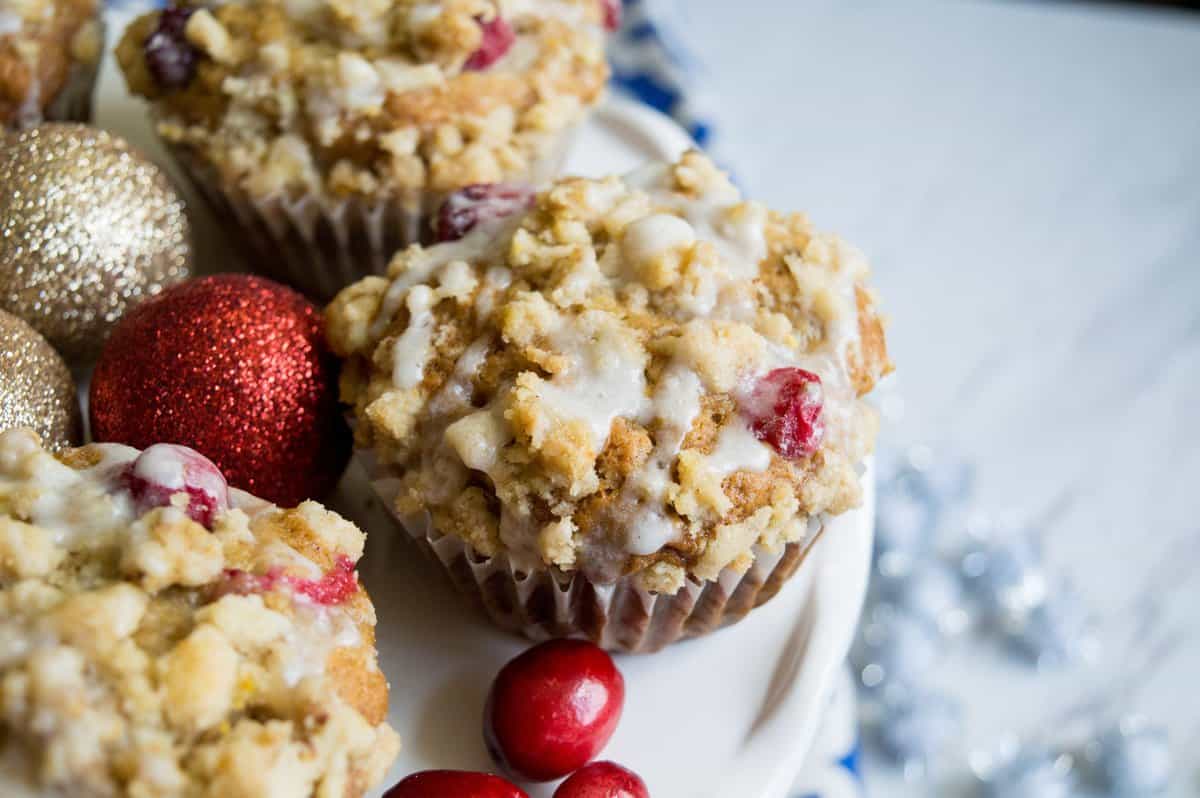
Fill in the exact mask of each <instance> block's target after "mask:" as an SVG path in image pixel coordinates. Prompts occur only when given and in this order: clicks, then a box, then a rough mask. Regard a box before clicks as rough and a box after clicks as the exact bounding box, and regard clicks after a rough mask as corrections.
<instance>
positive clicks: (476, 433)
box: [328, 152, 891, 592]
mask: <svg viewBox="0 0 1200 798" xmlns="http://www.w3.org/2000/svg"><path fill="white" fill-rule="evenodd" d="M866 279H867V265H866V262H865V261H864V259H863V257H862V256H861V254H860V253H859V252H858V251H857V250H855V249H854V248H852V247H850V246H849V245H847V244H845V243H844V242H842V241H841V240H839V239H837V238H835V237H832V236H829V235H826V234H822V233H819V232H817V231H815V230H814V229H813V228H812V226H811V225H810V224H809V222H808V220H807V218H806V217H804V216H802V215H799V214H793V215H783V214H779V213H775V212H772V211H769V210H767V209H766V208H764V207H763V206H762V205H759V204H757V203H754V202H748V201H745V200H743V199H742V198H741V196H740V194H739V192H738V191H737V189H735V188H734V186H733V185H731V184H730V182H729V181H728V180H727V178H726V177H725V176H724V175H723V174H721V173H720V172H719V171H718V170H717V169H716V168H715V167H714V165H713V164H712V163H711V162H710V161H709V160H708V159H707V158H705V157H704V156H703V155H701V154H699V153H696V152H691V153H688V154H686V155H685V156H684V157H683V158H682V159H681V160H680V161H679V162H678V163H675V164H672V165H661V166H651V167H648V168H646V169H644V170H642V171H639V172H637V173H634V174H631V175H628V176H626V177H623V178H621V177H609V178H606V179H602V180H588V179H576V178H572V179H564V180H560V181H559V182H557V183H556V184H555V185H553V186H552V187H551V188H549V189H548V190H546V191H545V192H543V193H541V194H540V195H539V196H538V197H537V198H536V202H535V204H534V206H533V209H532V210H531V211H529V212H528V213H517V214H515V215H512V216H509V217H508V218H502V219H499V220H488V221H485V222H481V223H480V224H479V225H478V226H477V228H476V229H474V230H473V231H471V232H469V233H467V234H466V235H465V237H463V238H462V239H461V240H458V241H454V242H450V243H444V244H439V245H437V246H433V247H429V248H422V247H420V246H413V247H410V248H409V249H407V250H406V251H404V252H402V253H400V254H398V255H397V256H396V258H395V259H394V261H393V262H392V264H391V266H390V269H389V272H388V277H387V279H384V278H382V277H371V278H367V279H365V280H363V281H361V282H359V283H357V284H356V285H353V286H351V287H349V288H347V289H345V290H344V291H343V292H342V293H341V294H340V295H339V296H338V298H337V299H336V300H335V301H334V303H333V305H332V306H331V307H330V309H329V312H328V324H329V331H330V338H331V342H332V345H333V347H334V349H335V351H337V352H338V353H339V354H341V355H342V356H344V357H347V358H349V362H348V365H347V367H346V369H345V371H344V373H343V385H342V390H343V395H344V398H345V399H346V400H347V401H348V402H350V403H353V404H354V406H355V411H356V414H357V416H358V419H359V422H360V423H359V424H358V428H357V432H356V434H357V435H358V443H359V444H360V445H361V446H363V447H367V448H369V449H370V450H371V451H372V453H373V455H374V456H375V457H377V458H378V459H379V461H380V462H381V463H382V464H383V465H384V466H385V467H389V468H394V469H395V470H396V472H397V473H398V474H399V477H400V480H401V489H400V494H399V498H398V500H397V501H398V508H397V509H398V510H399V512H400V513H402V514H403V515H411V516H414V517H420V516H421V515H422V514H423V513H429V514H430V515H431V516H432V521H433V524H434V526H435V527H436V528H437V529H438V530H440V531H441V532H443V533H446V534H455V535H459V536H461V537H462V538H463V539H464V540H465V541H467V542H468V543H469V544H470V545H471V546H472V547H473V548H474V549H475V550H476V551H477V552H478V553H479V554H481V555H483V556H492V555H496V554H498V553H500V552H504V553H506V554H507V555H508V556H509V557H510V558H512V560H513V561H514V562H515V563H516V564H517V566H518V568H536V567H539V566H553V567H556V568H558V569H561V570H562V571H564V572H570V571H572V570H575V569H583V570H584V572H585V573H587V574H588V575H589V577H590V578H592V579H593V580H596V581H601V582H605V581H611V580H613V579H615V578H617V577H618V576H620V575H622V574H627V573H637V574H639V575H640V578H641V579H642V580H643V583H644V584H645V585H646V586H647V587H648V588H650V589H653V590H659V591H665V592H675V591H677V590H678V589H679V587H681V586H682V585H683V583H684V580H685V579H687V578H692V579H695V580H709V579H714V578H716V577H717V575H718V574H719V573H720V572H721V571H722V570H723V569H724V568H725V567H727V566H730V565H732V566H734V567H739V568H746V567H749V565H750V564H751V562H752V559H753V557H754V552H755V550H756V547H760V546H762V547H767V548H771V549H774V548H776V547H778V546H780V545H782V544H785V543H788V542H792V541H799V540H802V539H804V538H805V537H806V536H808V535H810V534H811V533H812V532H813V531H814V530H815V529H817V528H819V526H820V524H821V522H822V521H823V519H824V518H825V517H827V516H829V515H832V514H836V513H841V512H843V511H846V510H848V509H850V508H852V507H854V506H855V505H856V504H857V503H858V502H859V500H860V485H859V467H860V464H861V462H862V460H863V458H864V457H865V456H866V455H867V454H868V452H869V450H870V448H871V446H872V441H873V436H874V430H875V417H874V414H873V413H872V412H871V411H870V410H869V408H867V407H866V406H865V405H864V403H863V402H862V401H861V400H860V398H859V397H861V396H862V395H863V394H865V393H867V392H868V391H869V390H870V389H871V388H872V386H873V385H874V384H875V382H876V380H878V379H879V378H880V377H881V376H882V375H884V374H885V373H886V372H888V371H889V370H890V369H891V364H890V362H889V361H888V357H887V352H886V348H885V345H884V339H883V332H882V326H881V322H880V319H879V317H878V316H877V314H876V309H875V300H874V298H873V295H872V294H871V291H870V289H869V288H868V287H867V285H866Z"/></svg>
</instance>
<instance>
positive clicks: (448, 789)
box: [383, 770, 529, 798]
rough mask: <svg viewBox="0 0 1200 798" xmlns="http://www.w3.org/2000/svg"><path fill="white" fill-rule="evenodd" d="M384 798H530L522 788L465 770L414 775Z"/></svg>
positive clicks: (499, 779) (433, 771)
mask: <svg viewBox="0 0 1200 798" xmlns="http://www.w3.org/2000/svg"><path fill="white" fill-rule="evenodd" d="M383 798H529V796H528V795H526V794H525V791H524V790H522V789H521V788H520V787H517V786H515V785H513V784H510V783H508V782H507V781H505V780H504V779H502V778H500V777H499V776H492V775H489V774H487V773H468V772H466V771H462V770H426V771H422V772H421V773H414V774H412V775H411V776H409V777H408V778H406V779H404V781H402V782H400V783H399V784H397V785H396V786H395V787H393V788H392V789H390V790H388V791H387V792H386V793H384V795H383Z"/></svg>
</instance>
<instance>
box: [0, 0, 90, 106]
mask: <svg viewBox="0 0 1200 798" xmlns="http://www.w3.org/2000/svg"><path fill="white" fill-rule="evenodd" d="M98 6H99V4H98V3H97V2H96V0H0V121H2V123H3V125H4V126H5V127H8V128H18V127H30V126H32V125H36V124H38V123H40V122H43V121H64V122H89V121H91V118H92V89H93V88H94V87H95V84H96V74H97V72H98V71H99V67H100V56H101V54H102V53H103V51H104V27H103V24H102V22H101V20H100V16H99V7H98Z"/></svg>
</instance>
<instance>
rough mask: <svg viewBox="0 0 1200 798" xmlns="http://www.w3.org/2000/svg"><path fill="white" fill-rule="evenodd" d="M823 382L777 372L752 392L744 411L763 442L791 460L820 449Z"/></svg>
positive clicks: (806, 374)
mask: <svg viewBox="0 0 1200 798" xmlns="http://www.w3.org/2000/svg"><path fill="white" fill-rule="evenodd" d="M823 406H824V400H823V396H822V391H821V378H820V377H818V376H817V375H816V374H813V373H812V372H811V371H805V370H804V369H799V368H783V369H775V370H774V371H772V372H770V373H768V374H767V375H766V376H765V377H763V378H762V379H761V380H759V381H758V383H757V384H756V385H755V386H754V388H753V389H752V390H751V392H750V395H749V396H748V397H747V398H746V400H745V402H744V404H743V407H742V410H743V412H744V413H746V414H747V415H748V416H749V417H750V422H751V429H752V430H753V431H754V436H755V437H756V438H758V439H759V440H760V441H763V442H765V443H768V444H770V445H771V447H772V448H773V449H775V451H777V452H779V454H781V455H782V456H783V457H786V458H787V459H789V460H798V459H800V458H801V457H808V456H809V455H811V454H812V453H813V452H815V451H816V450H817V449H819V448H821V441H822V440H823V439H824V437H825V422H824V421H823V420H822V419H821V410H822V408H823Z"/></svg>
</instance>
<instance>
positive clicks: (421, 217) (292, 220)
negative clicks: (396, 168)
mask: <svg viewBox="0 0 1200 798" xmlns="http://www.w3.org/2000/svg"><path fill="white" fill-rule="evenodd" d="M572 138H573V132H571V131H568V132H564V133H562V134H560V135H559V137H558V139H557V141H556V143H555V144H554V145H553V146H552V147H550V148H548V149H547V151H546V153H545V154H544V155H543V156H542V157H541V158H540V159H538V160H537V161H536V162H534V163H533V164H532V165H531V166H530V168H529V169H528V171H526V172H525V173H524V174H522V175H516V176H513V177H509V178H507V179H506V180H505V182H509V183H517V184H527V185H530V186H538V185H541V184H542V183H545V182H547V181H549V180H551V179H553V178H554V177H557V176H558V175H559V173H560V171H561V170H562V166H563V163H564V162H565V160H566V156H567V152H568V150H569V149H570V143H571V140H572ZM164 144H165V145H166V147H167V150H168V152H170V153H171V156H172V157H173V158H174V160H175V161H176V162H177V163H178V164H179V165H180V167H181V169H182V171H183V172H184V174H186V175H187V176H188V179H189V181H190V182H191V183H192V185H193V186H195V188H196V191H197V193H199V194H201V195H202V196H203V197H204V198H205V199H206V200H207V201H208V202H209V204H211V205H212V207H213V210H214V211H215V213H216V214H217V216H218V217H219V218H220V221H221V222H222V223H223V225H224V226H225V229H226V230H227V231H228V232H229V233H231V234H233V235H234V236H235V237H237V238H239V239H241V243H242V244H244V247H243V249H244V250H245V252H246V253H247V255H249V256H252V259H251V260H249V261H248V265H249V266H250V267H251V268H252V269H254V270H256V271H258V272H260V273H261V274H264V275H265V276H267V277H270V278H272V279H275V280H279V281H280V282H283V283H287V284H289V285H291V286H293V287H294V288H296V289H298V290H299V291H301V292H303V293H304V294H306V295H308V296H309V297H310V298H311V299H314V300H316V301H319V302H326V301H328V300H330V299H332V298H333V296H334V295H335V294H337V292H338V291H340V290H342V289H343V288H345V287H346V286H347V285H350V284H351V283H353V282H356V281H358V280H361V279H362V278H363V277H367V276H370V275H372V274H383V273H385V272H386V271H387V265H388V262H389V261H390V260H391V259H392V256H393V255H395V254H396V252H398V251H399V250H401V249H403V248H405V247H407V246H408V245H409V244H413V243H418V242H421V241H424V240H427V239H428V233H429V230H430V229H431V221H432V219H433V218H434V216H435V215H436V214H437V211H438V209H439V208H440V207H441V205H442V202H443V201H444V200H445V198H446V193H445V192H435V191H427V190H425V189H414V190H409V191H404V192H400V193H399V194H397V195H396V196H393V197H390V198H388V199H386V200H365V199H362V198H357V197H349V198H345V199H340V200H333V199H329V198H325V197H319V196H315V195H305V196H300V197H294V198H293V197H287V196H272V197H265V198H264V197H255V196H253V195H251V194H250V193H249V192H247V191H245V190H244V189H242V188H240V187H239V186H236V185H230V184H228V183H226V182H224V181H222V180H221V178H220V175H219V174H218V173H217V170H216V169H214V168H213V167H212V165H211V164H209V163H208V162H207V161H205V160H204V159H203V158H201V157H200V156H198V155H197V154H196V153H195V152H193V150H192V149H191V148H190V147H188V146H186V145H181V144H175V143H171V142H164Z"/></svg>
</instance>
